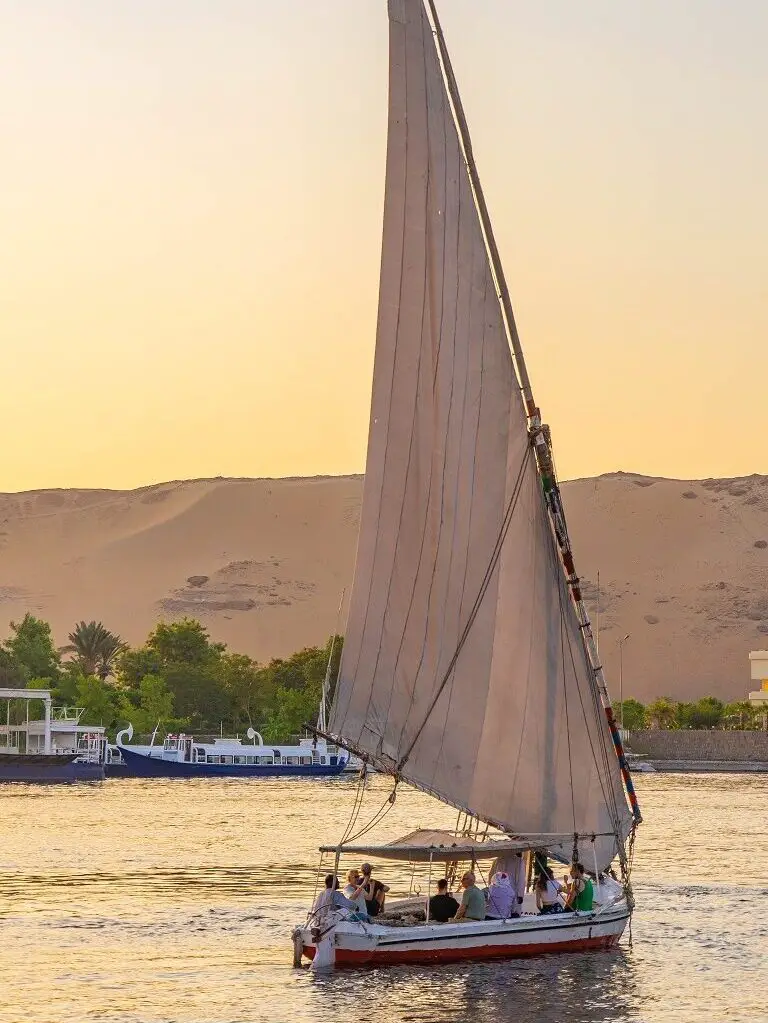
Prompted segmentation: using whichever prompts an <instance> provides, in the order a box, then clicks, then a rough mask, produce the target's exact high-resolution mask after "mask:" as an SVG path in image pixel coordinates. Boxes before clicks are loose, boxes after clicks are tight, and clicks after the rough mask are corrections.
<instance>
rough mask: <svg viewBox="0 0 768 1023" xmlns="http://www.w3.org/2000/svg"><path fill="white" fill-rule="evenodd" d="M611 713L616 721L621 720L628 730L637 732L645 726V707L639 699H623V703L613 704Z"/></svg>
mask: <svg viewBox="0 0 768 1023" xmlns="http://www.w3.org/2000/svg"><path fill="white" fill-rule="evenodd" d="M622 710H623V712H624V713H623V715H622ZM613 713H614V715H615V717H616V720H617V721H619V722H621V721H622V720H623V723H624V728H625V729H626V730H627V731H628V732H638V731H640V730H641V729H643V728H645V726H646V713H645V707H644V706H643V705H642V703H640V701H639V700H625V701H624V703H623V705H622V704H621V703H617V704H615V705H614V708H613Z"/></svg>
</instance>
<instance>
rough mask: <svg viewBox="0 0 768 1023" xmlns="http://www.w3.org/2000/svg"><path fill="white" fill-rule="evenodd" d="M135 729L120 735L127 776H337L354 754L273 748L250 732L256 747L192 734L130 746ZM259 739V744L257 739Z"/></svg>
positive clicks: (327, 747) (303, 745) (319, 743)
mask: <svg viewBox="0 0 768 1023" xmlns="http://www.w3.org/2000/svg"><path fill="white" fill-rule="evenodd" d="M132 737H133V728H132V726H130V725H129V726H128V728H126V729H123V730H122V731H121V732H118V734H117V737H116V740H115V741H116V745H117V749H118V750H119V752H120V755H121V757H122V759H123V761H124V763H125V769H124V772H123V773H124V775H125V776H127V777H139V778H276V777H293V778H296V777H298V778H302V777H331V776H334V775H338V774H341V773H342V772H343V771H344V769H345V767H346V765H347V762H348V760H349V756H348V754H347V753H345V752H344V751H343V750H340V749H339V748H338V746H336V745H335V744H329V743H327V742H326V741H325V740H324V739H314V738H309V739H303V740H301V742H299V743H298V744H297V745H268V744H265V743H264V740H263V739H262V737H261V736H260V735H259V733H258V732H256V731H254V730H253V729H252V728H249V729H248V738H249V739H250V740H251V742H250V743H244V742H241V741H240V740H239V739H227V738H220V739H215V740H214V741H213V742H201V741H199V740H197V739H195V737H194V736H192V735H184V734H181V735H167V736H166V737H165V739H164V741H163V745H162V746H150V747H147V746H144V747H135V746H129V745H127V743H126V741H125V740H126V738H127V740H128V742H130V740H131V739H132ZM257 740H258V741H257Z"/></svg>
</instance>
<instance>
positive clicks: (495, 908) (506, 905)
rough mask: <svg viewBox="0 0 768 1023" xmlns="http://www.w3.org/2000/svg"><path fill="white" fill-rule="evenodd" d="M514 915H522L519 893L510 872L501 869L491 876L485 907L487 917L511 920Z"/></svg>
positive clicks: (488, 918)
mask: <svg viewBox="0 0 768 1023" xmlns="http://www.w3.org/2000/svg"><path fill="white" fill-rule="evenodd" d="M513 916H520V913H519V912H518V909H517V894H516V892H515V889H514V888H513V887H512V882H511V881H510V879H509V874H507V873H505V871H503V870H499V871H497V872H496V873H495V874H494V875H493V877H492V878H491V886H490V888H489V889H488V901H487V904H486V907H485V919H486V920H509V918H510V917H513Z"/></svg>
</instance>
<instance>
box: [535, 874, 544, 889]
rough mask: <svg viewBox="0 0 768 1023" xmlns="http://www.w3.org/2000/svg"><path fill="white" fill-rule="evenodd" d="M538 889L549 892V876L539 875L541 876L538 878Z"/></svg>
mask: <svg viewBox="0 0 768 1023" xmlns="http://www.w3.org/2000/svg"><path fill="white" fill-rule="evenodd" d="M536 888H537V890H538V891H540V892H545V891H546V890H547V875H546V874H539V876H538V877H537V878H536Z"/></svg>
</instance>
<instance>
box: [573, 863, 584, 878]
mask: <svg viewBox="0 0 768 1023" xmlns="http://www.w3.org/2000/svg"><path fill="white" fill-rule="evenodd" d="M571 877H584V864H583V863H572V864H571Z"/></svg>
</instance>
